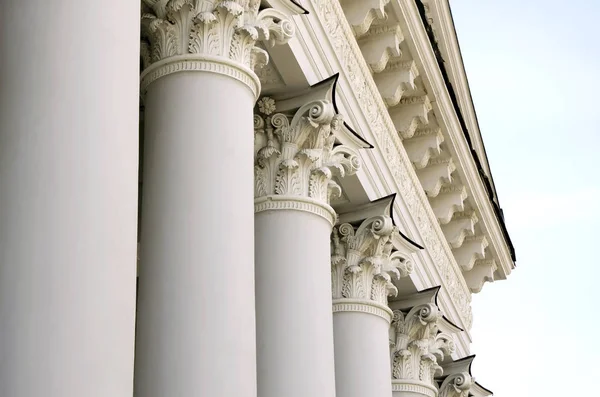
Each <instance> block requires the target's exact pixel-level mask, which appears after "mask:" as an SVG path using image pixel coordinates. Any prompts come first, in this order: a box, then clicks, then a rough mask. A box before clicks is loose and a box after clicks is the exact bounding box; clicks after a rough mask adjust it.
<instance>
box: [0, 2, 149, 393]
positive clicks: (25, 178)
mask: <svg viewBox="0 0 600 397" xmlns="http://www.w3.org/2000/svg"><path fill="white" fill-rule="evenodd" d="M139 13H140V3H139V2H135V1H128V2H123V1H121V0H105V1H101V2H85V4H83V3H82V2H81V1H78V0H59V1H41V0H38V1H35V0H18V1H17V0H9V1H8V2H4V3H3V5H2V12H0V26H2V29H1V33H0V53H2V56H0V87H2V88H1V89H0V120H2V125H1V127H0V357H2V359H1V360H0V395H2V396H3V397H32V396H46V397H79V396H88V397H106V396H111V397H131V395H132V387H133V360H134V323H135V282H136V281H135V280H136V279H135V277H136V275H135V264H136V234H137V230H136V227H137V200H138V198H137V175H138V150H139V149H138V106H139V103H138V99H139V90H138V84H139V78H138V75H139V22H138V21H139Z"/></svg>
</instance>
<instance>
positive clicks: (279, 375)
mask: <svg viewBox="0 0 600 397" xmlns="http://www.w3.org/2000/svg"><path fill="white" fill-rule="evenodd" d="M335 80H336V79H335V78H330V79H328V80H325V81H323V82H322V83H320V84H318V85H315V86H313V87H311V88H310V89H308V90H307V91H305V92H302V93H300V94H296V95H288V99H281V100H279V99H278V98H275V99H277V100H274V99H273V98H267V97H265V98H263V99H261V100H260V101H259V103H258V105H259V106H258V114H257V115H256V116H255V131H256V147H255V149H256V155H255V159H256V160H255V164H256V165H255V192H254V194H255V200H254V211H255V222H256V223H255V244H256V323H257V324H256V329H257V349H258V351H257V363H258V395H259V396H260V397H281V396H287V397H306V396H318V397H334V396H335V381H334V379H335V374H334V363H333V324H332V314H331V292H330V291H331V276H330V274H329V260H330V259H329V258H330V247H329V235H330V233H331V228H332V225H333V223H334V219H335V217H336V214H335V212H334V210H333V209H332V208H331V206H330V205H329V199H330V197H331V196H332V195H333V194H338V193H339V192H340V186H339V185H338V184H337V183H336V182H335V181H334V179H333V178H334V176H335V177H336V178H340V177H343V176H344V175H349V174H353V173H355V172H356V171H357V169H358V167H359V159H358V156H357V154H356V152H355V149H358V148H359V147H358V146H355V147H354V148H352V147H350V146H347V145H344V144H341V143H343V142H344V140H349V139H348V135H350V132H349V131H348V129H347V127H346V126H345V125H344V123H343V122H342V118H341V116H340V115H339V114H336V111H335V104H334V102H333V97H334V94H333V91H334V88H335ZM355 141H357V140H355Z"/></svg>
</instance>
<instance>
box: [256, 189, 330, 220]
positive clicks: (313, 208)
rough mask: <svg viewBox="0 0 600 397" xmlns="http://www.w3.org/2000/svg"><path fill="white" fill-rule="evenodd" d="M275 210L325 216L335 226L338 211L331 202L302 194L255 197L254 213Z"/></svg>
mask: <svg viewBox="0 0 600 397" xmlns="http://www.w3.org/2000/svg"><path fill="white" fill-rule="evenodd" d="M273 210H288V211H302V212H308V213H311V214H314V215H318V216H320V217H322V218H324V219H325V220H326V221H327V222H329V224H330V225H331V226H332V227H333V225H334V224H335V220H336V217H337V215H336V213H335V211H334V209H333V208H331V206H330V205H329V204H325V203H323V202H321V201H319V200H314V199H311V198H309V197H301V196H277V195H270V196H263V197H257V198H255V199H254V213H255V214H256V213H259V212H263V211H273Z"/></svg>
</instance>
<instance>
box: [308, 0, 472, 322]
mask: <svg viewBox="0 0 600 397" xmlns="http://www.w3.org/2000/svg"><path fill="white" fill-rule="evenodd" d="M311 3H312V5H313V6H314V9H315V10H316V15H317V17H318V19H319V20H320V21H321V23H322V24H323V26H324V28H325V30H326V32H327V35H328V38H329V40H330V42H331V44H332V46H333V48H334V50H335V53H336V55H337V58H338V60H339V62H340V63H341V65H342V67H343V69H344V72H345V74H346V75H347V76H349V78H348V81H349V83H350V85H351V86H352V89H353V91H354V93H355V95H356V97H357V98H358V100H359V101H360V102H361V103H362V104H363V106H364V110H365V115H366V117H367V119H368V120H369V125H370V127H371V129H372V131H373V135H374V136H375V139H376V140H377V143H378V146H379V147H380V148H381V150H382V152H383V155H384V156H385V157H386V159H388V166H389V167H390V170H391V171H392V173H393V175H394V177H395V179H396V183H397V185H398V191H399V192H401V194H402V196H403V198H404V201H405V202H406V205H407V206H408V210H409V211H410V212H411V214H413V216H414V219H415V221H416V223H417V225H418V227H419V231H420V233H421V236H422V238H423V240H424V243H425V247H426V248H427V251H428V252H429V254H430V255H431V257H432V259H433V262H434V263H435V265H436V266H437V270H438V272H439V274H440V276H441V277H442V279H443V283H444V286H445V287H446V289H447V290H448V292H449V293H450V296H451V297H452V300H453V302H454V304H455V305H456V306H457V308H458V310H459V312H460V314H461V318H462V320H463V322H464V324H465V325H466V327H467V328H470V327H471V324H472V313H471V306H470V302H471V295H470V291H469V289H468V287H467V285H466V283H465V281H464V279H463V278H462V275H461V271H460V269H459V267H458V265H457V264H456V262H455V261H454V257H453V255H452V252H451V250H450V247H449V246H448V245H447V244H445V243H444V241H445V237H444V235H443V233H442V231H441V229H440V228H439V227H435V226H434V225H435V224H436V223H437V219H436V216H435V214H434V213H433V211H431V210H430V209H428V207H429V203H428V200H427V197H426V195H425V193H424V192H423V191H422V188H421V186H420V182H419V180H418V179H417V176H416V174H415V173H414V172H412V171H410V169H411V168H412V164H411V161H410V159H409V158H408V155H407V154H406V152H405V150H404V148H403V146H402V142H401V140H400V137H399V136H398V134H397V132H396V131H397V130H396V128H395V126H394V124H393V123H392V120H391V118H390V116H389V114H388V111H387V107H386V105H385V103H384V102H383V100H382V99H381V97H380V94H379V91H378V90H377V86H376V85H375V83H374V81H373V79H372V76H371V71H370V70H369V67H368V65H367V64H366V62H365V60H364V58H363V56H362V53H361V50H360V48H359V46H358V44H357V43H356V41H355V40H354V39H353V38H354V32H353V31H352V28H351V27H350V26H349V25H348V23H347V21H346V20H345V16H344V12H343V10H342V8H341V6H340V4H339V2H338V1H332V0H311Z"/></svg>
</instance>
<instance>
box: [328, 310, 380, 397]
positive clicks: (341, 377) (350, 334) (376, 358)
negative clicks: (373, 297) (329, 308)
mask: <svg viewBox="0 0 600 397" xmlns="http://www.w3.org/2000/svg"><path fill="white" fill-rule="evenodd" d="M352 305H353V306H357V307H358V306H361V307H363V308H364V309H365V310H375V311H379V312H382V313H383V312H384V311H383V310H382V309H380V308H376V307H374V306H370V305H367V304H364V305H361V304H360V303H359V304H352ZM334 310H335V309H334ZM333 324H334V336H335V339H334V340H335V375H336V390H337V397H364V396H371V397H391V396H392V382H391V377H392V374H391V370H390V348H389V342H388V332H389V321H388V320H386V319H384V318H382V317H380V316H378V315H374V314H370V313H361V312H353V311H339V312H336V313H334V314H333Z"/></svg>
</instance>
